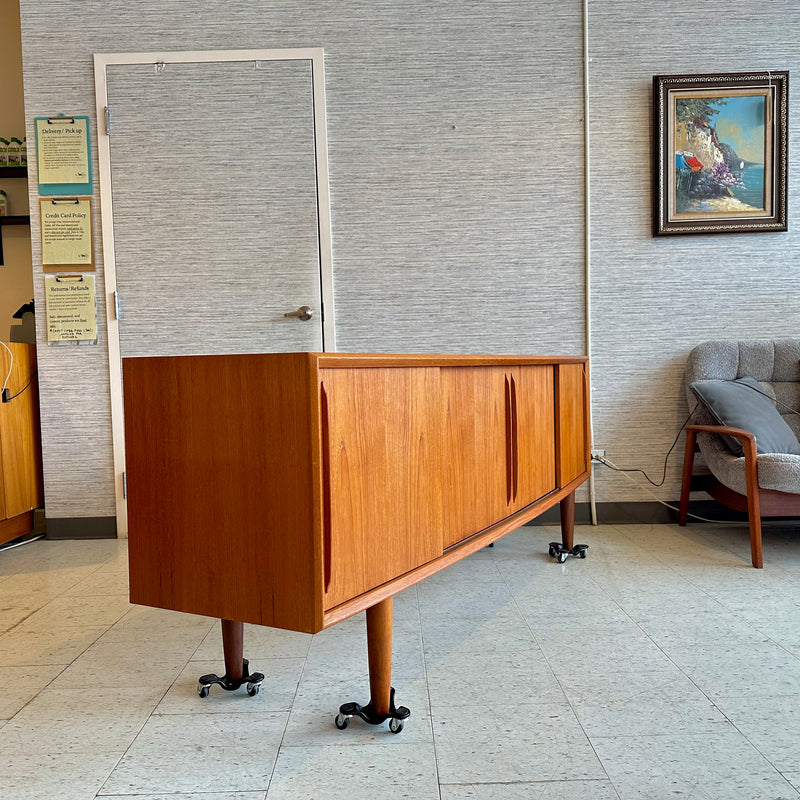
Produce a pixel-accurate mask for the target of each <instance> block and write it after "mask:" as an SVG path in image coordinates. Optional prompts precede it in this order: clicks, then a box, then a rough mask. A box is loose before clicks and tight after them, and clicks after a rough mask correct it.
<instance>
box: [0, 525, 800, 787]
mask: <svg viewBox="0 0 800 800" xmlns="http://www.w3.org/2000/svg"><path fill="white" fill-rule="evenodd" d="M555 538H558V537H557V534H556V531H555V530H553V529H547V528H541V527H529V528H524V529H522V530H520V531H517V532H516V533H513V534H511V535H509V536H507V537H506V538H505V539H503V540H502V541H501V542H498V543H497V545H496V546H495V547H494V548H492V549H485V550H483V551H481V552H479V553H477V554H476V555H474V556H472V557H470V558H469V559H467V560H466V561H463V562H460V563H459V564H456V565H454V566H453V567H451V568H449V569H448V570H446V571H444V572H442V573H440V574H439V575H436V576H434V577H433V578H430V579H429V580H428V581H426V582H424V583H422V584H420V585H418V586H417V587H414V588H412V589H410V590H407V591H406V592H404V593H403V594H402V595H399V596H398V597H397V598H396V599H395V642H394V653H395V655H394V677H393V683H394V686H395V687H396V689H397V699H398V703H401V704H403V705H407V706H409V707H410V708H411V709H412V716H411V718H410V719H409V720H408V721H407V723H406V726H405V730H404V731H403V732H402V733H400V734H399V735H393V734H391V733H390V732H389V731H388V730H387V728H386V727H385V726H382V727H380V728H371V727H368V726H366V725H364V724H363V723H361V721H360V720H358V719H354V720H353V721H352V722H351V724H350V727H349V728H348V729H347V730H346V731H339V730H337V729H336V728H335V726H334V724H333V717H334V714H335V711H336V708H337V707H338V705H339V704H340V703H342V702H345V701H347V700H358V701H360V702H365V701H366V700H367V696H366V695H367V694H368V689H367V686H368V684H367V673H366V644H365V633H364V621H363V616H358V617H355V618H352V619H350V620H347V621H345V622H343V623H341V624H340V625H338V626H336V627H335V628H333V629H331V630H328V631H325V632H323V633H321V634H318V635H316V636H313V637H312V636H308V635H305V634H296V633H287V632H284V631H277V630H272V629H266V628H255V627H249V626H248V627H247V629H246V634H245V654H246V655H247V656H248V657H249V659H250V661H251V666H252V668H253V669H256V670H260V671H262V672H264V673H266V675H267V679H266V681H265V683H264V686H263V688H262V690H261V693H260V694H259V695H257V696H256V697H253V698H251V697H248V696H247V694H246V693H245V692H244V690H241V691H240V692H237V693H235V694H229V693H223V692H222V691H221V690H219V689H218V688H216V687H215V688H214V689H212V691H211V695H210V696H209V697H207V698H205V699H200V698H199V697H198V696H197V693H196V685H197V677H198V676H199V675H201V674H203V673H205V672H212V671H214V672H216V671H220V672H221V671H223V669H222V666H223V665H222V660H221V658H222V657H221V642H220V632H219V624H218V623H217V622H215V621H214V620H211V619H206V618H202V617H193V616H189V615H184V614H177V613H171V612H166V611H161V610H156V609H148V608H143V607H134V606H130V605H129V604H128V602H127V599H126V548H125V542H124V541H94V542H89V541H82V542H49V541H39V542H35V543H33V544H30V545H26V546H25V547H20V548H17V549H13V550H6V551H0V684H2V692H0V798H2V800H50V799H51V798H53V799H54V800H90V799H91V798H95V797H98V798H104V800H123V799H124V800H133V798H138V800H316V799H317V798H318V799H319V800H338V799H339V798H342V800H344V798H347V799H348V800H361V799H362V798H375V797H386V798H411V799H412V800H467V798H470V799H474V800H612V799H617V798H620V799H621V800H668V798H669V799H672V798H675V797H683V798H687V799H689V800H694V799H695V798H698V799H699V798H702V799H703V800H707V799H709V798H710V799H711V800H739V799H740V798H741V800H752V799H753V798H758V799H759V800H776V799H777V798H798V797H800V528H795V529H794V530H791V529H774V528H773V529H770V530H769V531H768V532H767V533H766V535H765V547H764V552H765V568H764V569H763V570H755V569H752V568H751V567H750V565H749V545H748V539H747V532H746V529H745V528H743V527H741V526H736V527H721V526H716V527H712V526H708V525H695V526H690V527H689V528H685V529H682V528H678V527H677V526H668V525H661V526H636V525H628V526H600V527H597V528H589V527H586V528H579V529H578V531H577V534H576V540H577V541H580V542H586V543H588V544H589V545H590V550H589V553H588V557H587V558H586V559H585V560H575V559H569V560H568V561H567V562H566V563H565V564H563V565H559V564H557V563H555V562H554V561H553V560H552V559H550V558H549V557H548V556H547V543H548V542H549V541H550V540H551V539H555Z"/></svg>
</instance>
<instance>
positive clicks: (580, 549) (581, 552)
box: [548, 542, 589, 564]
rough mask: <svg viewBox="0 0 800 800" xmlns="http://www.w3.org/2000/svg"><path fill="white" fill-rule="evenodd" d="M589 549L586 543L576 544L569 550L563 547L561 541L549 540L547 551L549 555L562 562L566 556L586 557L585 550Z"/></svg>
mask: <svg viewBox="0 0 800 800" xmlns="http://www.w3.org/2000/svg"><path fill="white" fill-rule="evenodd" d="M588 549H589V545H588V544H576V545H575V547H573V548H572V549H571V550H570V549H569V548H568V547H565V546H564V545H563V544H562V543H561V542H550V548H549V550H548V552H549V553H550V557H551V558H554V559H555V560H556V561H558V563H559V564H563V563H564V562H565V561H566V560H567V556H572V557H573V558H586V551H587V550H588Z"/></svg>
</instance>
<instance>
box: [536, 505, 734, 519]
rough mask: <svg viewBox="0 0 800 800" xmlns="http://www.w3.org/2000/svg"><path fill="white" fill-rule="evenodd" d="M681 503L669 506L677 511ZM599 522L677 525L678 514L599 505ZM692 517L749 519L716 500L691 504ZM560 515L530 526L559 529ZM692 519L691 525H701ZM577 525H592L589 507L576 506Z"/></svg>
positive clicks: (658, 509)
mask: <svg viewBox="0 0 800 800" xmlns="http://www.w3.org/2000/svg"><path fill="white" fill-rule="evenodd" d="M678 503H679V501H678V500H673V501H670V505H672V506H675V508H677V507H678ZM595 510H596V512H597V522H598V524H600V525H667V524H675V523H677V521H678V512H677V511H673V510H672V509H671V508H667V507H666V506H665V505H662V504H661V503H596V504H595ZM689 513H691V514H695V515H697V516H698V517H706V518H707V519H710V520H714V521H718V522H742V521H744V522H746V521H747V515H746V514H741V513H739V512H737V511H732V510H731V509H728V508H725V506H723V505H721V504H720V503H717V502H716V501H714V500H692V501H691V502H690V503H689ZM560 521H561V515H560V512H559V508H558V506H555V507H553V508H551V509H549V510H548V511H545V513H544V514H542V515H541V516H539V517H537V518H536V519H535V520H532V521H531V522H529V523H528V524H529V525H558V524H559V523H560ZM699 521H700V520H693V519H692V518H691V517H690V518H689V522H690V523H692V522H695V523H697V522H699ZM575 524H576V525H591V524H592V513H591V506H590V504H589V503H575Z"/></svg>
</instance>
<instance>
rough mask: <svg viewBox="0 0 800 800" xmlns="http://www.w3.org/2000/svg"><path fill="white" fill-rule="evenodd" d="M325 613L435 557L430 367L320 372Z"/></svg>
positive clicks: (435, 398) (437, 458) (438, 489)
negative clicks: (326, 610)
mask: <svg viewBox="0 0 800 800" xmlns="http://www.w3.org/2000/svg"><path fill="white" fill-rule="evenodd" d="M321 403H322V436H323V473H324V475H323V482H324V496H325V499H324V506H325V509H324V525H323V527H324V531H323V541H324V564H325V577H324V580H325V587H326V599H325V608H326V609H331V608H333V607H334V606H336V605H338V604H340V603H342V602H344V601H346V600H349V599H351V598H352V597H356V596H357V595H359V594H362V593H363V592H365V591H367V590H369V589H373V588H375V587H376V586H380V585H381V584H382V583H384V582H386V581H388V580H390V579H392V578H394V577H396V576H398V575H402V574H403V573H405V572H408V571H409V570H411V569H414V568H415V567H418V566H421V565H422V564H425V563H427V562H428V561H430V560H431V559H433V558H436V557H437V556H439V555H441V553H442V458H443V456H444V451H443V447H442V424H441V418H440V415H439V413H438V403H439V370H438V369H436V368H422V369H420V368H414V369H405V368H386V369H373V368H365V369H347V368H342V369H325V370H322V372H321Z"/></svg>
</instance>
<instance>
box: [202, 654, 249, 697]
mask: <svg viewBox="0 0 800 800" xmlns="http://www.w3.org/2000/svg"><path fill="white" fill-rule="evenodd" d="M263 680H264V676H263V675H262V674H261V673H260V672H254V673H253V674H252V675H251V674H250V665H249V663H248V661H247V659H246V658H244V659H242V677H241V678H237V679H233V678H231V677H229V676H228V675H227V674H225V675H223V676H222V677H221V678H220V677H219V675H201V676H200V680H199V682H198V684H197V694H199V695H200V697H208V693H209V691H210V689H211V687H212V686H214V685H217V686H221V687H222V688H223V689H224V690H225V691H226V692H234V691H236V690H237V689H238V688H239V687H240V686H244V685H245V684H247V694H249V695H250V697H255V696H256V695H257V694H258V692H259V691H260V689H261V682H262V681H263Z"/></svg>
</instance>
